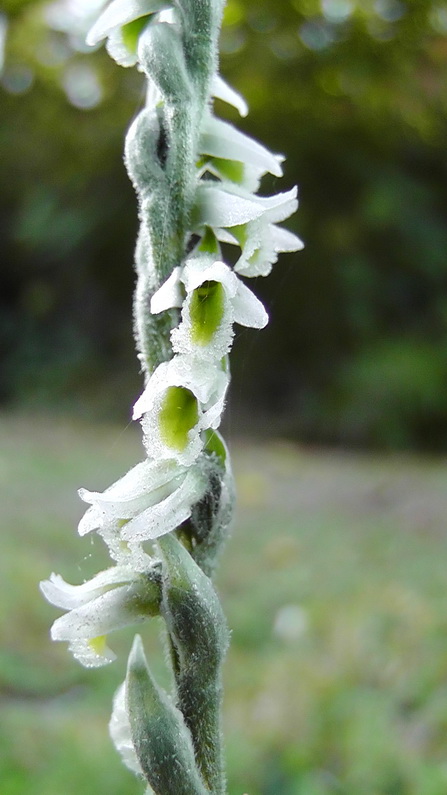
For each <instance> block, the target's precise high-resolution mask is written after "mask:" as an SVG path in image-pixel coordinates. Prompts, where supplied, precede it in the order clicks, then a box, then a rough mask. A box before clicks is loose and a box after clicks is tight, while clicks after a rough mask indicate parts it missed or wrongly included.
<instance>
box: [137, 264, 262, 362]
mask: <svg viewBox="0 0 447 795" xmlns="http://www.w3.org/2000/svg"><path fill="white" fill-rule="evenodd" d="M182 288H183V289H182ZM183 293H186V297H185V298H183ZM173 307H181V309H182V322H181V323H180V325H179V326H178V328H176V329H174V330H173V331H172V332H171V341H172V347H173V350H174V351H175V352H176V353H179V354H190V355H196V356H202V357H204V358H206V359H209V360H220V359H222V357H223V356H225V355H226V354H227V353H228V352H229V351H230V348H231V345H232V341H233V336H234V331H233V324H234V323H239V324H240V325H242V326H251V327H252V328H264V326H265V325H266V324H267V322H268V315H267V312H266V311H265V309H264V307H263V305H262V304H261V302H260V301H259V299H258V298H256V296H255V295H254V294H253V293H252V291H251V290H249V289H248V287H246V286H245V284H243V282H242V281H241V280H240V279H238V277H237V276H236V274H235V273H233V272H232V271H231V269H230V268H229V267H228V265H226V264H225V263H224V262H220V261H213V258H212V257H210V256H206V255H205V256H203V255H202V257H194V258H192V259H189V260H187V261H186V263H185V266H184V267H183V268H175V269H174V271H173V272H172V274H171V276H170V277H169V279H168V280H167V281H166V282H165V284H163V285H162V287H160V289H159V290H158V292H156V293H155V295H154V296H153V298H152V301H151V311H152V312H153V313H154V314H155V313H158V312H162V311H163V310H165V309H171V308H173Z"/></svg>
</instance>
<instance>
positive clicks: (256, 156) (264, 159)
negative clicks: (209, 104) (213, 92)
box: [199, 113, 284, 191]
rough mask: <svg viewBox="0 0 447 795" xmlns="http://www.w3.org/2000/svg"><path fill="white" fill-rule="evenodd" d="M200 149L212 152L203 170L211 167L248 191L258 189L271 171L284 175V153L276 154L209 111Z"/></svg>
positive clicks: (203, 127) (212, 171) (277, 174)
mask: <svg viewBox="0 0 447 795" xmlns="http://www.w3.org/2000/svg"><path fill="white" fill-rule="evenodd" d="M199 151H200V152H201V154H204V155H208V156H209V157H206V158H204V165H203V167H202V172H203V173H205V172H206V171H209V172H210V173H212V174H215V175H216V176H218V177H220V178H221V179H222V180H224V181H227V180H229V181H230V182H235V183H236V184H239V185H241V186H242V187H243V188H245V189H246V190H247V191H256V190H257V189H258V187H259V183H260V179H261V177H262V176H264V174H266V173H267V172H269V173H270V174H273V175H274V176H275V177H282V168H281V163H282V161H283V160H284V157H283V156H282V155H274V154H272V153H271V152H269V150H268V149H266V148H265V147H264V146H262V144H259V143H258V142H257V141H255V140H254V139H253V138H249V137H248V135H244V133H241V132H240V131H239V130H237V129H236V127H233V125H231V124H228V122H225V121H222V120H221V119H217V118H216V117H215V116H213V115H211V113H207V114H206V116H205V119H204V122H203V125H202V131H201V138H200V144H199Z"/></svg>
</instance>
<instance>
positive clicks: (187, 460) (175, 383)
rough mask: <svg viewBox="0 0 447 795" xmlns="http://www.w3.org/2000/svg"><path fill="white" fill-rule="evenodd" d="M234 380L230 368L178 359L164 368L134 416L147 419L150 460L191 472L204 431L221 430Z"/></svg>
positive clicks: (144, 424) (150, 383)
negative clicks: (230, 383)
mask: <svg viewBox="0 0 447 795" xmlns="http://www.w3.org/2000/svg"><path fill="white" fill-rule="evenodd" d="M228 381H229V374H228V372H227V369H226V367H225V363H223V364H221V363H218V364H216V365H210V363H209V362H207V361H205V360H200V359H196V358H195V357H193V356H183V355H181V356H180V355H177V356H174V358H173V359H171V360H170V361H169V362H163V363H162V364H160V365H159V366H158V367H157V369H156V370H155V371H154V372H153V374H152V375H151V377H150V379H149V381H148V384H147V386H146V389H145V390H144V392H143V394H142V395H141V396H140V398H139V399H138V400H137V402H136V404H135V406H134V412H133V418H134V419H135V420H136V419H139V418H140V417H143V419H142V423H141V424H142V427H143V432H144V444H145V447H146V450H147V453H148V455H149V456H150V457H152V458H156V459H159V460H164V459H175V461H177V462H178V464H180V465H184V466H185V467H191V465H192V464H193V462H194V461H195V460H196V459H197V457H198V456H199V454H200V452H201V450H202V449H203V441H202V438H201V432H202V431H203V430H206V429H207V428H217V427H218V426H219V423H220V418H221V414H222V411H223V408H224V403H225V394H226V391H227V387H228ZM143 415H144V416H143Z"/></svg>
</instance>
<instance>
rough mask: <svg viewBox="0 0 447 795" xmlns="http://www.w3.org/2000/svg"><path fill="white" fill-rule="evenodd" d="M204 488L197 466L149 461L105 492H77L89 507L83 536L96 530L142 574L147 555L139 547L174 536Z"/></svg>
mask: <svg viewBox="0 0 447 795" xmlns="http://www.w3.org/2000/svg"><path fill="white" fill-rule="evenodd" d="M205 488H206V480H205V479H204V476H203V475H202V473H201V471H200V469H199V468H198V467H194V466H193V467H190V468H186V467H185V466H181V465H178V464H177V463H176V462H175V461H174V460H170V461H168V460H157V461H154V460H153V459H146V460H145V461H142V462H141V463H139V464H137V465H136V466H135V467H133V469H131V470H130V471H129V472H128V473H127V474H126V475H124V477H122V478H120V480H118V481H116V483H114V484H113V485H112V486H109V488H108V489H106V490H105V491H104V492H96V491H87V489H80V490H79V495H80V497H81V499H83V500H84V501H85V502H88V503H90V504H91V507H90V508H89V509H88V510H87V511H86V513H85V514H84V516H83V518H82V519H81V521H80V523H79V533H80V535H85V534H86V533H89V532H90V531H92V530H96V531H97V532H98V533H99V534H100V535H101V536H102V537H103V538H104V540H105V542H106V543H107V545H108V547H109V550H110V554H111V555H112V557H113V558H115V560H117V561H118V562H120V563H122V562H127V561H128V562H129V563H131V564H132V566H133V568H134V569H137V570H139V571H141V570H144V569H145V567H146V566H147V564H148V559H149V556H148V555H147V554H146V553H145V552H144V551H143V550H142V549H141V543H142V542H143V541H148V540H153V539H155V538H158V537H159V536H161V535H164V534H165V533H170V532H172V530H175V529H176V528H177V527H178V526H179V525H180V524H181V523H182V522H184V521H185V519H188V518H189V516H190V515H191V509H192V506H193V505H194V504H195V503H196V502H197V501H198V500H200V499H201V497H202V496H203V493H204V490H205ZM149 560H150V559H149Z"/></svg>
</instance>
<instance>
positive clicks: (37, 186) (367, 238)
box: [0, 0, 447, 451]
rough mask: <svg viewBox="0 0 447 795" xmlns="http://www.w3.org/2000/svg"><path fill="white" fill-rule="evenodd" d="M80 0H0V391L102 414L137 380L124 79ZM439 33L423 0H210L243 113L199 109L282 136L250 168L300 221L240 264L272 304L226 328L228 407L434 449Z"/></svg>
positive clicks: (445, 230)
mask: <svg viewBox="0 0 447 795" xmlns="http://www.w3.org/2000/svg"><path fill="white" fill-rule="evenodd" d="M98 2H100V0H96V3H95V0H60V2H55V3H48V2H47V3H43V2H39V0H2V4H1V7H2V9H3V11H2V17H1V19H2V20H3V22H2V29H3V30H4V31H5V30H6V35H5V36H4V38H6V46H5V47H4V50H5V53H4V66H3V72H2V76H1V80H0V82H1V87H0V91H1V105H0V148H1V151H2V159H1V166H0V188H1V189H0V202H1V216H0V218H1V220H0V223H1V236H0V246H1V249H2V250H1V259H2V263H3V266H2V275H1V277H0V278H1V289H0V296H1V297H0V301H1V304H0V338H1V341H2V346H3V347H4V349H5V351H4V356H3V357H2V358H3V366H2V372H1V382H0V397H1V400H2V401H3V403H4V404H5V405H16V404H23V403H26V404H27V405H32V406H35V405H39V404H41V405H42V404H44V405H49V404H51V403H53V404H55V405H57V406H59V407H62V406H66V407H70V408H72V409H73V408H77V410H78V411H82V412H86V411H90V412H92V413H94V414H95V415H97V416H98V415H100V416H105V417H107V416H109V417H111V416H117V417H119V418H120V419H121V418H122V417H124V416H127V415H125V411H127V409H123V407H127V406H128V405H129V403H130V402H131V400H132V399H133V398H134V397H135V396H136V395H137V394H138V391H139V388H140V379H139V375H138V372H137V366H136V362H135V357H134V354H133V343H132V338H131V328H130V325H131V324H130V321H129V318H130V311H131V293H132V287H133V271H132V259H133V247H134V240H135V233H136V226H137V221H136V204H135V199H134V196H133V191H132V188H131V187H130V184H129V182H128V179H127V176H126V174H125V171H124V167H123V165H122V155H121V152H122V145H123V136H124V134H125V130H126V128H127V126H128V124H129V121H130V119H132V118H133V116H134V115H135V114H136V113H137V112H138V110H139V108H140V107H141V105H142V103H143V101H144V90H143V81H142V77H141V75H139V74H137V73H136V71H135V70H126V69H121V68H118V67H117V66H116V65H115V64H114V63H113V62H111V61H110V59H109V58H108V56H107V54H106V53H105V51H104V49H100V50H99V51H97V52H95V53H91V52H90V53H86V52H85V49H86V48H85V46H84V45H83V43H82V42H83V35H82V16H83V15H84V17H85V15H86V13H87V11H88V12H89V14H90V17H91V18H94V15H95V10H94V9H95V5H96V6H97V5H98ZM64 28H68V29H69V31H70V32H69V33H67V32H66V31H65V30H64ZM84 28H85V25H84ZM446 33H447V10H446V7H445V4H444V3H442V2H435V0H407V1H406V2H404V0H362V2H354V0H229V2H228V4H227V8H226V15H225V26H224V29H223V33H222V42H221V50H222V60H221V65H222V73H223V75H224V76H225V77H226V78H227V79H228V80H229V81H230V82H231V83H232V84H233V85H234V86H235V87H237V88H238V89H239V90H240V91H241V92H242V93H243V94H244V95H245V96H246V97H247V99H248V102H249V105H250V108H251V113H250V115H249V117H248V118H247V119H246V120H242V121H240V120H239V119H236V116H235V115H232V113H231V111H230V110H228V109H227V108H226V107H225V106H223V105H222V106H221V105H220V104H219V108H218V111H219V113H225V114H229V117H230V118H231V119H232V120H235V121H236V123H237V124H238V125H239V126H240V127H241V128H242V129H244V130H245V131H247V132H248V133H250V134H251V135H253V136H254V137H256V138H259V139H260V140H262V141H263V142H265V143H266V144H267V145H268V146H269V147H270V148H272V149H273V150H274V151H279V152H284V153H286V155H287V162H286V173H285V179H283V180H274V179H271V180H270V181H268V180H266V182H265V185H264V188H265V190H266V191H267V192H270V191H275V190H284V189H286V188H288V187H290V186H291V185H293V184H294V183H296V182H297V183H298V184H299V186H300V195H301V209H300V210H299V211H298V214H297V215H296V216H295V217H294V218H293V219H290V221H289V226H290V228H293V230H294V231H296V232H298V233H299V234H300V235H301V236H302V237H303V239H304V240H305V242H306V248H305V250H304V251H303V252H302V253H299V254H295V255H290V256H283V257H282V258H281V261H280V263H279V264H278V265H277V267H276V268H275V270H274V273H273V274H272V275H271V277H269V278H268V279H264V280H263V279H259V280H257V283H256V284H255V285H254V288H255V290H256V291H257V292H258V294H259V295H260V296H261V297H262V298H263V299H264V300H265V302H266V304H267V306H268V307H269V310H270V314H271V320H272V322H271V324H270V326H269V327H268V328H267V329H266V330H265V331H263V332H262V334H255V333H252V332H250V331H244V332H243V333H240V334H239V339H238V341H237V344H236V346H235V351H234V357H233V372H234V383H233V392H232V406H233V407H234V411H233V409H232V413H233V419H234V423H235V427H236V428H237V427H240V426H242V425H243V427H244V428H247V423H248V427H250V428H251V429H252V430H253V431H257V430H259V429H260V428H263V429H266V428H270V429H271V430H272V431H274V432H275V433H281V434H283V435H284V434H287V436H288V437H289V438H291V437H294V438H297V439H300V440H305V441H311V442H320V443H321V442H323V443H329V444H331V445H332V444H341V445H345V446H346V445H348V446H350V447H353V446H357V447H369V448H371V447H375V448H388V449H423V450H438V451H439V450H442V451H445V450H446V448H447V403H446V400H445V389H446V386H447V355H446V354H447V292H446V290H445V287H446V284H447V268H446V251H447V215H446V190H445V181H446V176H447V174H446V171H447V148H446V144H445V142H446V127H447V88H446V86H447V37H446ZM83 50H84V51H83ZM254 407H256V408H254ZM247 408H248V409H249V410H247Z"/></svg>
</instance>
